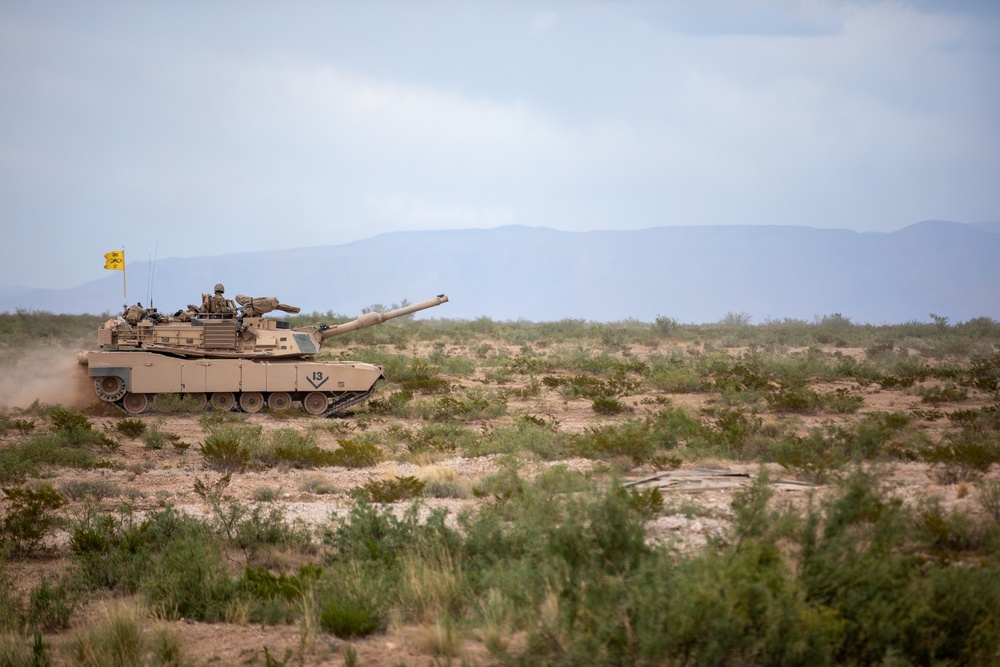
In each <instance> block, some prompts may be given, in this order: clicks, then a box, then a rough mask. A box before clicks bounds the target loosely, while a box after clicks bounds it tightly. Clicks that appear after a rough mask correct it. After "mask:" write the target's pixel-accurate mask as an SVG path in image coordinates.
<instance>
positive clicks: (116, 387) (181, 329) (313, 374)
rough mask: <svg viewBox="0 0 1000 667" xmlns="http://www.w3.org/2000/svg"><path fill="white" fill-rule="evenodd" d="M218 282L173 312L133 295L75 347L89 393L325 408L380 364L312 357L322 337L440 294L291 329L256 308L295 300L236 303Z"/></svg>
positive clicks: (365, 387)
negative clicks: (87, 345)
mask: <svg viewBox="0 0 1000 667" xmlns="http://www.w3.org/2000/svg"><path fill="white" fill-rule="evenodd" d="M221 288H222V285H216V289H215V294H214V295H210V294H204V295H202V305H201V306H194V305H189V306H188V307H187V310H180V311H177V312H176V313H174V314H173V315H169V316H167V315H161V314H160V313H159V312H157V311H156V310H155V309H145V308H143V307H142V305H141V304H137V305H135V306H131V307H127V308H126V309H125V311H124V312H123V313H122V315H121V316H119V317H117V318H115V319H112V320H108V321H107V322H105V323H104V324H103V325H101V328H100V329H99V330H98V336H97V345H98V348H99V349H97V350H94V351H90V352H85V353H81V355H80V361H81V363H83V364H86V365H87V366H88V372H89V374H90V376H91V377H93V378H94V388H95V391H96V393H97V396H98V397H99V398H100V399H101V400H103V401H106V402H108V403H114V404H116V405H118V406H119V407H121V408H122V409H124V410H125V411H127V412H131V413H141V412H144V411H145V410H146V409H147V408H148V406H149V403H153V405H154V406H155V407H157V408H161V407H165V406H166V405H168V404H169V403H170V402H171V401H173V400H175V397H174V395H179V396H181V397H182V398H183V397H187V399H189V400H190V401H194V402H195V403H197V404H198V405H199V406H200V407H205V406H207V405H209V404H211V406H212V407H213V408H215V409H222V410H229V409H234V408H235V407H236V406H239V407H240V409H242V410H244V411H245V412H257V411H258V410H260V409H261V408H262V407H263V406H264V405H267V406H268V407H270V408H272V409H286V408H290V407H292V406H293V404H296V405H301V406H302V408H303V409H304V410H305V411H306V412H309V413H311V414H317V415H319V414H322V415H331V414H335V413H336V412H340V411H342V410H343V409H345V408H346V407H348V406H350V405H355V404H357V403H359V402H360V401H362V400H364V399H365V398H367V397H368V396H369V395H370V394H371V393H372V391H373V390H374V387H375V384H376V383H377V382H378V380H380V379H382V369H381V367H379V366H374V365H372V364H365V363H362V362H319V361H315V357H316V354H317V353H318V352H319V350H320V347H321V345H322V342H323V341H324V340H326V339H327V338H331V337H333V336H339V335H343V334H346V333H350V332H352V331H357V330H359V329H364V328H367V327H370V326H375V325H378V324H382V323H383V322H387V321H388V320H391V319H393V318H397V317H402V316H404V315H409V314H411V313H415V312H418V311H421V310H425V309H427V308H433V307H434V306H439V305H441V304H443V303H446V302H447V301H448V297H447V296H445V295H443V294H441V295H438V296H437V297H435V298H433V299H428V300H427V301H422V302H420V303H416V304H412V305H409V306H404V307H402V308H397V309H394V310H390V311H387V312H370V313H365V314H364V315H362V316H360V317H358V318H357V319H354V320H351V321H350V322H344V323H342V324H333V325H330V324H315V325H312V326H309V327H302V328H297V329H292V328H291V326H290V324H289V323H288V322H287V321H284V320H280V319H272V318H267V317H264V315H265V314H267V313H269V312H272V311H274V310H281V311H283V312H288V313H297V312H298V311H299V309H298V308H296V307H295V306H288V305H286V304H282V303H280V302H278V300H277V299H275V298H274V297H246V296H243V295H238V296H237V297H236V303H237V304H239V306H236V304H234V303H233V302H232V301H230V300H228V299H226V298H225V297H224V296H223V294H222V289H221ZM167 396H171V398H170V399H167V398H166V397H167Z"/></svg>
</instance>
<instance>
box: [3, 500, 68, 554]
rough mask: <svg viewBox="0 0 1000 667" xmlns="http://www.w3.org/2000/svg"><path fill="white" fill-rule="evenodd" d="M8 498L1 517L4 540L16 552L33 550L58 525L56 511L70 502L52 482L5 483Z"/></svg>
mask: <svg viewBox="0 0 1000 667" xmlns="http://www.w3.org/2000/svg"><path fill="white" fill-rule="evenodd" d="M2 491H3V494H4V497H5V502H4V508H3V518H2V519H0V544H2V545H3V548H4V549H6V550H8V551H9V552H10V553H12V554H13V555H15V556H18V557H24V556H28V555H30V554H31V553H33V552H34V551H35V550H36V549H37V548H38V547H39V546H40V545H41V543H42V540H43V539H44V538H45V535H46V534H47V533H48V532H49V531H50V530H51V529H52V528H53V527H54V526H55V524H56V521H57V516H56V511H57V510H59V508H61V507H63V506H64V505H65V504H66V499H65V498H64V497H63V495H62V494H61V493H59V492H58V491H56V490H55V489H53V488H52V487H51V486H48V485H43V486H39V487H37V488H32V487H28V486H5V487H3V489H2Z"/></svg>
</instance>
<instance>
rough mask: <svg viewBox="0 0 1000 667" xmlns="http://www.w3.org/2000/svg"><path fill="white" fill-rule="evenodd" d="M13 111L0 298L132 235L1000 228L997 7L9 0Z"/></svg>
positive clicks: (307, 239) (899, 2) (1, 56)
mask: <svg viewBox="0 0 1000 667" xmlns="http://www.w3.org/2000/svg"><path fill="white" fill-rule="evenodd" d="M0 95H2V104H0V216H2V224H3V231H4V238H3V240H2V244H0V260H2V261H0V287H4V286H11V285H25V286H30V287H69V286H74V285H77V284H80V283H83V282H86V281H88V280H93V279H96V278H102V277H106V275H107V273H106V272H104V270H103V269H102V266H103V258H102V257H101V255H102V254H103V253H104V252H107V251H108V250H112V249H116V248H121V247H122V246H124V247H125V250H126V254H127V257H128V259H129V260H130V261H133V260H146V259H147V258H148V257H150V256H152V255H153V254H154V252H156V254H157V256H158V257H159V258H165V257H178V256H196V255H216V254H221V253H228V252H242V251H250V250H262V249H274V248H291V247H302V246H309V245H329V244H339V243H345V242H348V241H353V240H357V239H362V238H367V237H370V236H373V235H375V234H379V233H383V232H388V231H396V230H409V229H418V230H426V229H444V228H466V227H496V226H499V225H507V224H520V225H530V226H546V227H554V228H557V229H564V230H592V229H639V228H644V227H653V226H660V225H715V224H781V225H806V226H814V227H839V228H848V229H854V230H858V231H893V230H897V229H900V228H902V227H905V226H907V225H909V224H912V223H915V222H918V221H920V220H927V219H945V220H954V221H958V222H982V221H994V220H1000V1H997V0H981V1H978V2H977V1H974V0H964V1H963V0H908V1H903V0H859V1H857V2H846V1H843V2H842V1H838V0H718V1H712V0H700V1H697V2H696V1H694V0H684V1H682V0H661V1H655V0H648V1H640V0H636V1H630V0H598V1H594V2H558V1H556V2H547V1H545V0H534V1H530V2H529V1H524V2H520V1H517V0H506V1H503V0H498V1H496V2H474V1H468V0H462V1H457V0H456V1H455V2H433V1H428V2H412V1H410V0H406V1H400V2H380V1H374V2H354V1H351V2H348V1H344V2H333V1H327V2H253V1H247V0H241V1H238V2H237V1H233V2H222V1H220V2H211V1H202V0H199V1H197V2H195V1H191V2H183V1H172V2H159V3H157V2H131V1H130V2H122V3H115V2H78V1H76V0H73V1H67V2H45V1H38V0H34V1H31V2H12V1H11V0H4V1H3V2H0ZM157 244H158V245H157ZM220 279H221V278H220ZM131 282H132V280H131V278H130V283H131Z"/></svg>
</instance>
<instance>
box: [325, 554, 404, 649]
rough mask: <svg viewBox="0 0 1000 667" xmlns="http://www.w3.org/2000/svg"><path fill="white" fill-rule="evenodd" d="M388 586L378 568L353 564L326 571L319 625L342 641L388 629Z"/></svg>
mask: <svg viewBox="0 0 1000 667" xmlns="http://www.w3.org/2000/svg"><path fill="white" fill-rule="evenodd" d="M388 598H389V587H388V583H387V581H386V576H385V575H384V573H382V572H381V571H380V570H379V569H378V568H376V567H372V566H370V565H369V566H367V567H366V566H363V565H360V564H352V565H348V566H334V567H330V568H327V570H326V571H325V572H324V573H323V577H322V578H321V579H320V581H319V583H318V584H317V606H318V609H319V624H320V627H321V628H323V630H325V631H327V632H329V633H331V634H333V635H335V636H337V637H340V638H342V639H352V638H355V637H366V636H368V635H370V634H372V633H374V632H378V631H380V630H382V629H384V628H385V626H386V622H387V611H388Z"/></svg>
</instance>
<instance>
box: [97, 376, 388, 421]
mask: <svg viewBox="0 0 1000 667" xmlns="http://www.w3.org/2000/svg"><path fill="white" fill-rule="evenodd" d="M377 386H378V382H376V383H375V384H373V385H372V386H371V389H369V390H368V391H359V392H350V393H347V394H344V395H342V396H339V397H337V399H336V400H334V401H333V402H332V403H330V406H329V407H328V408H327V409H326V410H324V411H323V412H321V413H319V414H317V415H315V416H316V417H336V416H337V415H338V414H340V413H341V412H343V411H344V410H346V409H347V408H350V407H352V406H355V405H358V404H359V403H363V402H365V401H367V400H368V399H369V398H371V395H372V394H374V393H375V387H377ZM123 401H124V398H122V399H119V400H117V401H114V402H111V401H106V402H107V403H108V404H109V405H113V406H115V407H116V408H117V409H118V410H119V411H120V412H124V413H125V414H127V415H129V416H132V417H134V416H135V414H133V413H131V412H129V411H128V410H126V409H125V406H124V405H122V402H123ZM234 409H237V408H234ZM144 414H145V413H144Z"/></svg>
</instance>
